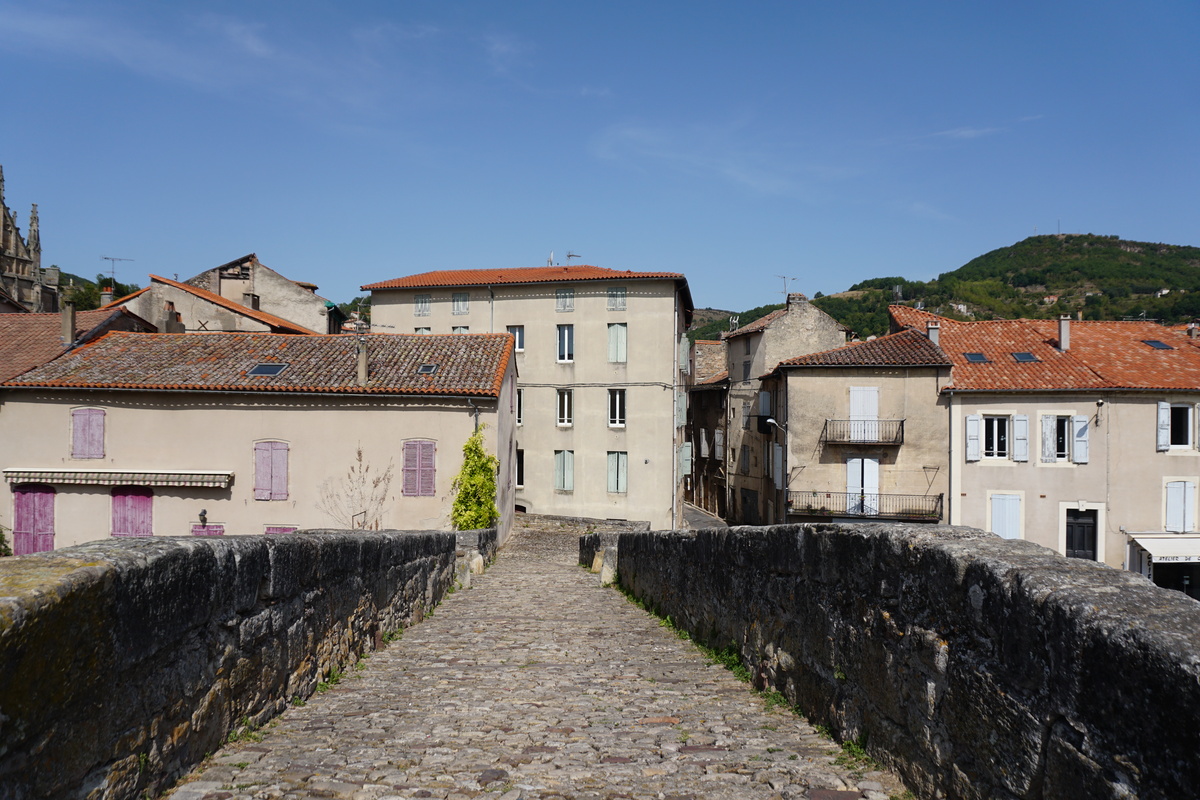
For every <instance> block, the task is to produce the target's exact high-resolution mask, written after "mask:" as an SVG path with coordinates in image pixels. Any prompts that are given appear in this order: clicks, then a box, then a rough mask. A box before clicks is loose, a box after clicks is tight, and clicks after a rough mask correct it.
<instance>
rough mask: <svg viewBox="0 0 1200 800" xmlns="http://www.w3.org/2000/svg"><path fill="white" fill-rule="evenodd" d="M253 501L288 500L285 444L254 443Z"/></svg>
mask: <svg viewBox="0 0 1200 800" xmlns="http://www.w3.org/2000/svg"><path fill="white" fill-rule="evenodd" d="M254 499H255V500H287V499H288V444H287V442H255V443H254Z"/></svg>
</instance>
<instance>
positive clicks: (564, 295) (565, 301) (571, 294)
mask: <svg viewBox="0 0 1200 800" xmlns="http://www.w3.org/2000/svg"><path fill="white" fill-rule="evenodd" d="M574 310H575V287H573V286H563V287H559V288H557V289H555V290H554V311H555V313H558V314H570V313H571V312H573V311H574Z"/></svg>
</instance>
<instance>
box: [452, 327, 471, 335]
mask: <svg viewBox="0 0 1200 800" xmlns="http://www.w3.org/2000/svg"><path fill="white" fill-rule="evenodd" d="M450 332H451V333H458V334H463V333H470V332H471V326H470V325H454V326H452V327H451V328H450Z"/></svg>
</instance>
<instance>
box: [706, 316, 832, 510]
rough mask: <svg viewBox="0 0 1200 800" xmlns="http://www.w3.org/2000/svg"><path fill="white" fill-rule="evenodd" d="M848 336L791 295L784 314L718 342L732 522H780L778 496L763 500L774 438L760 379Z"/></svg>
mask: <svg viewBox="0 0 1200 800" xmlns="http://www.w3.org/2000/svg"><path fill="white" fill-rule="evenodd" d="M848 334H849V330H848V329H847V328H846V327H845V326H843V325H842V324H841V323H839V322H838V321H837V320H835V319H834V318H833V317H831V316H829V315H828V314H826V313H825V312H824V311H822V310H821V309H819V308H817V307H816V306H814V305H813V304H812V303H810V302H808V299H807V298H806V297H805V296H804V295H802V294H789V295H788V299H787V305H785V306H784V307H783V308H781V309H778V310H776V311H772V312H771V313H770V314H767V315H766V316H765V317H762V318H760V319H757V320H755V321H754V322H751V323H749V324H747V325H743V326H742V327H740V328H738V329H737V330H734V331H730V332H729V333H726V334H725V335H724V336H723V337H722V338H723V339H724V340H725V348H726V349H725V354H726V359H727V366H728V372H729V396H728V399H727V401H726V413H727V415H728V416H727V421H726V429H727V431H728V441H727V442H726V443H725V444H726V456H727V457H726V459H725V470H726V482H727V486H726V491H727V493H728V503H727V505H726V508H727V511H728V514H729V519H730V521H732V522H738V523H742V524H746V525H759V524H763V523H764V522H768V521H770V520H774V519H776V518H777V516H778V511H779V508H778V505H777V502H776V497H777V495H776V492H775V491H774V490H773V489H771V490H769V491H766V494H764V491H765V490H766V488H767V487H769V486H771V485H772V484H773V482H774V477H773V474H772V468H773V462H772V457H771V456H770V452H771V448H770V444H771V442H773V441H774V433H773V431H772V429H771V427H770V426H769V425H767V422H766V421H767V419H769V418H771V417H772V416H773V415H774V414H775V407H774V406H773V405H770V400H771V395H770V394H764V393H763V392H761V391H760V390H761V389H762V381H761V380H760V378H761V376H762V375H765V374H766V373H768V372H770V371H771V370H773V369H775V366H776V365H777V364H779V362H781V361H785V360H787V359H789V358H794V357H796V356H802V355H807V354H809V353H818V352H821V351H823V350H831V349H833V348H835V347H841V346H842V345H844V344H846V340H847V338H848Z"/></svg>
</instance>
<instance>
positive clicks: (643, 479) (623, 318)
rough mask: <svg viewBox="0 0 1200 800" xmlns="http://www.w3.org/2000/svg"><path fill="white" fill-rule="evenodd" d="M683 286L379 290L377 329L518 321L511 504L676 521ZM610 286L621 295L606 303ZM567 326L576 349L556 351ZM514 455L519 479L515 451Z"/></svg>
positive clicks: (446, 329)
mask: <svg viewBox="0 0 1200 800" xmlns="http://www.w3.org/2000/svg"><path fill="white" fill-rule="evenodd" d="M685 285H686V284H684V286H685ZM610 290H613V291H612V292H610ZM682 292H683V290H682V289H681V287H680V284H679V283H678V282H677V281H676V280H672V279H628V280H622V279H619V278H618V279H614V280H611V281H608V280H589V281H570V280H564V281H563V282H561V283H552V282H551V283H528V284H515V285H496V286H491V287H487V286H456V287H451V286H439V287H432V288H411V289H408V288H406V289H383V290H381V289H375V290H373V291H372V296H371V319H372V327H373V328H374V329H376V330H381V331H385V332H389V333H391V332H395V333H414V332H418V333H419V332H424V331H426V330H428V332H430V333H435V334H437V333H453V332H456V329H458V332H462V331H461V329H463V328H465V329H467V332H470V333H487V332H497V333H503V332H505V331H506V330H509V329H510V328H511V327H520V328H521V331H520V334H519V335H520V341H519V342H518V349H517V358H516V361H517V370H518V375H519V378H518V386H519V391H520V393H521V403H520V405H521V422H520V424H519V425H518V427H517V431H516V448H517V449H518V450H519V451H520V459H521V465H522V466H523V469H521V473H522V474H521V476H520V477H521V478H522V482H521V483H520V484H519V485H518V486H517V488H516V490H515V497H514V503H515V505H516V506H518V507H519V508H520V509H522V510H524V511H528V512H530V513H539V514H553V515H562V516H578V517H591V518H598V519H622V520H638V521H647V522H649V523H650V524H651V525H652V526H653V527H655V528H672V527H677V526H678V524H679V522H680V519H681V516H680V514H681V510H682V483H683V479H682V474H683V472H681V461H682V459H681V457H680V452H679V451H680V447H681V445H682V443H683V441H684V438H683V424H684V417H685V412H684V409H685V408H686V401H685V400H680V399H679V398H682V397H683V396H684V387H683V378H684V372H683V370H684V369H686V368H687V364H688V361H687V358H686V351H684V358H683V359H682V360H681V359H680V350H681V348H680V346H679V342H680V340H681V337H682V336H683V331H684V319H685V314H686V313H690V309H688V310H687V311H686V312H685V309H684V304H685V302H686V301H685V300H684V299H683V296H682ZM456 294H457V295H458V296H459V301H458V303H457V305H456V303H455V295H456ZM463 295H465V296H466V302H465V304H464V303H463ZM613 296H620V297H622V302H610V298H611V297H613ZM418 297H420V298H422V300H421V302H420V303H418V301H417V299H418ZM568 297H569V302H568V300H567V298H568ZM426 298H427V299H426ZM567 308H569V310H566V309H567ZM560 309H563V310H560ZM560 326H571V333H570V335H571V337H572V341H571V344H572V348H571V349H572V352H570V353H563V352H560V348H561V346H562V345H563V342H562V341H561V338H560V337H563V336H565V335H566V334H564V333H562V332H560ZM611 326H625V334H624V342H625V344H624V349H623V354H622V356H620V357H617V359H616V360H614V358H612V357H610V355H611V354H610V336H612V335H615V334H614V333H613V332H612V331H610V327H611ZM566 356H569V358H568V357H566ZM621 357H623V359H624V360H620V358H621ZM681 368H682V369H681ZM612 391H619V392H623V393H624V401H623V406H622V408H621V415H620V416H621V417H622V418H623V419H622V420H621V421H616V420H613V419H611V418H610V392H612ZM560 392H570V400H569V402H570V413H569V415H562V416H561V418H560V412H561V411H562V409H560ZM562 402H566V401H562ZM566 453H570V454H571V456H570V458H571V460H572V473H573V474H572V480H571V482H570V483H571V485H570V488H562V487H563V475H562V470H563V464H562V460H563V459H564V458H566V456H565V455H563V454H566ZM610 454H618V455H610ZM616 459H620V460H622V461H623V462H624V466H623V467H621V466H617V467H616V469H617V470H619V471H620V476H621V477H620V478H619V479H616V477H617V476H614V475H611V474H610V473H611V472H612V468H611V467H610V463H612V462H613V461H614V460H616ZM512 465H513V469H514V473H513V475H514V480H515V479H516V470H517V469H518V465H517V461H516V459H514V461H513V462H512ZM610 489H612V490H613V491H610Z"/></svg>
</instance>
